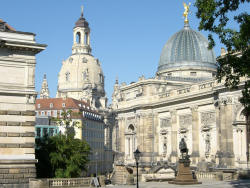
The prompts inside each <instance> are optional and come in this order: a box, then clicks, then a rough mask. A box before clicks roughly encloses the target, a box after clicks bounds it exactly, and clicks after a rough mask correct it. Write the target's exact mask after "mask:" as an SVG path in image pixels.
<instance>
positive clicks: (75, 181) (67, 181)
mask: <svg viewBox="0 0 250 188" xmlns="http://www.w3.org/2000/svg"><path fill="white" fill-rule="evenodd" d="M48 181H49V187H79V186H86V187H88V186H90V184H91V178H56V179H48Z"/></svg>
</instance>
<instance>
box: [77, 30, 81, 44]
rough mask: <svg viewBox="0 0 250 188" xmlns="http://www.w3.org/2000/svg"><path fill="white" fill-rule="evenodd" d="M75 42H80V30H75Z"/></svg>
mask: <svg viewBox="0 0 250 188" xmlns="http://www.w3.org/2000/svg"><path fill="white" fill-rule="evenodd" d="M76 43H77V44H80V43H81V33H80V32H77V33H76Z"/></svg>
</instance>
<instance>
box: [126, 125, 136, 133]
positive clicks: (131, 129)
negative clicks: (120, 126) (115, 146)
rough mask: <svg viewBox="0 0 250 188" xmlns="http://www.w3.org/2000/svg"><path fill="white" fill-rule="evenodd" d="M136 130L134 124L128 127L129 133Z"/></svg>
mask: <svg viewBox="0 0 250 188" xmlns="http://www.w3.org/2000/svg"><path fill="white" fill-rule="evenodd" d="M134 130H135V128H134V126H133V125H132V124H130V125H129V126H128V131H129V132H134Z"/></svg>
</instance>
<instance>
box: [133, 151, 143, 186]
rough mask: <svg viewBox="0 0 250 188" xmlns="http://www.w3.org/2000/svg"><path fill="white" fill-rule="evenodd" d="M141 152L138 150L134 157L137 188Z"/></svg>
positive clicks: (137, 184)
mask: <svg viewBox="0 0 250 188" xmlns="http://www.w3.org/2000/svg"><path fill="white" fill-rule="evenodd" d="M140 155H141V152H140V151H139V150H138V148H137V149H136V150H135V151H134V157H135V162H136V187H137V188H139V183H138V161H139V159H140Z"/></svg>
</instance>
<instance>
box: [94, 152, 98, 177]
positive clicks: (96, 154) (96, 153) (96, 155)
mask: <svg viewBox="0 0 250 188" xmlns="http://www.w3.org/2000/svg"><path fill="white" fill-rule="evenodd" d="M97 159H98V152H97V151H96V152H95V177H97Z"/></svg>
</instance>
